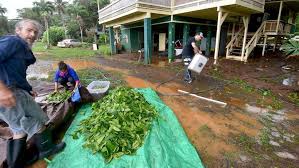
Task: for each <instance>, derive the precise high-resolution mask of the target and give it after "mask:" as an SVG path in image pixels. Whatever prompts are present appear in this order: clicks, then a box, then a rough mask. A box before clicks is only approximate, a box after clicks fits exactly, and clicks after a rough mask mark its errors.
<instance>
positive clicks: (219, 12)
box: [214, 7, 228, 64]
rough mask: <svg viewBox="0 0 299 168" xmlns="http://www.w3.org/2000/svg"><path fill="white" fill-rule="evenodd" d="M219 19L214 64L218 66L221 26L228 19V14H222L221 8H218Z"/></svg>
mask: <svg viewBox="0 0 299 168" xmlns="http://www.w3.org/2000/svg"><path fill="white" fill-rule="evenodd" d="M217 11H218V19H217V31H216V43H215V53H214V59H215V60H214V64H217V60H218V54H219V44H220V31H221V26H222V24H223V22H224V20H225V19H226V17H227V15H228V13H225V12H222V9H221V7H218V9H217Z"/></svg>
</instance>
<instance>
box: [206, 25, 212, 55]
mask: <svg viewBox="0 0 299 168" xmlns="http://www.w3.org/2000/svg"><path fill="white" fill-rule="evenodd" d="M211 44H212V27H211V26H209V27H208V34H207V45H206V46H207V48H206V53H205V54H206V56H210V55H211Z"/></svg>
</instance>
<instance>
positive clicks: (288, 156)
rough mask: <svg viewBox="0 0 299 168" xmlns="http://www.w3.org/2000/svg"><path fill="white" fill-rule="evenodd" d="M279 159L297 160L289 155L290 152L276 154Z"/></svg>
mask: <svg viewBox="0 0 299 168" xmlns="http://www.w3.org/2000/svg"><path fill="white" fill-rule="evenodd" d="M274 153H275V154H276V155H277V156H278V157H281V158H284V159H292V160H297V157H296V156H294V155H292V154H290V153H288V152H274Z"/></svg>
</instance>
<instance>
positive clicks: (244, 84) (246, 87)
mask: <svg viewBox="0 0 299 168" xmlns="http://www.w3.org/2000/svg"><path fill="white" fill-rule="evenodd" d="M233 83H234V84H235V85H238V86H239V87H241V88H242V89H244V90H245V91H246V92H249V93H250V92H253V91H255V88H254V87H253V86H251V85H249V84H248V83H247V82H246V81H244V80H242V79H238V78H236V79H234V80H233Z"/></svg>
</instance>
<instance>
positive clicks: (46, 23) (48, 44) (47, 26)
mask: <svg viewBox="0 0 299 168" xmlns="http://www.w3.org/2000/svg"><path fill="white" fill-rule="evenodd" d="M44 21H45V26H46V30H47V48H50V38H49V25H48V20H47V16H44Z"/></svg>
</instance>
